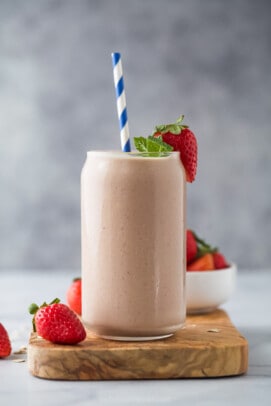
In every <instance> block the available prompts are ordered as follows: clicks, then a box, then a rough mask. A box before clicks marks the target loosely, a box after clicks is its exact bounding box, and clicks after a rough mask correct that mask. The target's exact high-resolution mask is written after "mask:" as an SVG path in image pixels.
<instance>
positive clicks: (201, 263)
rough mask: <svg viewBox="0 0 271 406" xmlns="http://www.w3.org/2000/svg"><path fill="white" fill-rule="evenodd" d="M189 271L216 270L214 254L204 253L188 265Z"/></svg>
mask: <svg viewBox="0 0 271 406" xmlns="http://www.w3.org/2000/svg"><path fill="white" fill-rule="evenodd" d="M187 270H188V271H212V270H214V258H213V255H212V254H204V255H203V256H202V257H200V258H198V259H196V260H195V261H193V262H192V263H191V264H189V265H188V266H187Z"/></svg>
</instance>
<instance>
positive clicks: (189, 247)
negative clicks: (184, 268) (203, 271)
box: [186, 230, 197, 264]
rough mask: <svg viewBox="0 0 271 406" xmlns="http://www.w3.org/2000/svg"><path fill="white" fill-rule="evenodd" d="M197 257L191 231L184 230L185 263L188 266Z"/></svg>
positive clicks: (195, 243)
mask: <svg viewBox="0 0 271 406" xmlns="http://www.w3.org/2000/svg"><path fill="white" fill-rule="evenodd" d="M196 255H197V241H196V239H195V236H194V233H193V231H192V230H186V262H187V264H190V262H191V261H193V259H195V258H196Z"/></svg>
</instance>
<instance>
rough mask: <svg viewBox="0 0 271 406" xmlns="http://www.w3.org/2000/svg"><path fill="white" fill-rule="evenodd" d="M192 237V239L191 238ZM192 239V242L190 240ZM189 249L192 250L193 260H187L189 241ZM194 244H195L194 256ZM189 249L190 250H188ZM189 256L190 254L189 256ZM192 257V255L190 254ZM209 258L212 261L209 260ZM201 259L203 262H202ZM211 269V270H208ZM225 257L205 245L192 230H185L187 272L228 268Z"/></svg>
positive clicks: (214, 248)
mask: <svg viewBox="0 0 271 406" xmlns="http://www.w3.org/2000/svg"><path fill="white" fill-rule="evenodd" d="M191 235H192V237H191ZM192 238H193V239H194V241H193V240H192ZM190 240H191V241H192V242H190V244H191V247H192V248H193V250H194V251H193V255H194V258H193V259H192V260H189V258H190V256H188V254H189V245H188V244H189V241H190ZM194 244H196V254H194V252H195V247H194ZM190 249H191V248H190ZM207 254H208V256H207V257H206V255H207ZM189 255H190V254H189ZM191 256H192V254H191ZM210 256H211V257H212V259H210ZM202 259H203V260H202ZM210 267H211V268H210ZM228 267H229V264H228V263H227V261H226V259H225V257H224V256H223V255H222V254H221V252H219V250H218V248H217V247H212V246H211V245H210V244H208V243H206V242H205V241H204V240H203V239H202V238H199V236H198V235H197V234H196V233H195V232H194V231H192V230H187V270H188V271H203V270H213V269H222V268H228Z"/></svg>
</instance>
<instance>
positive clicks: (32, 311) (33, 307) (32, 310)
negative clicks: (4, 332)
mask: <svg viewBox="0 0 271 406" xmlns="http://www.w3.org/2000/svg"><path fill="white" fill-rule="evenodd" d="M59 302H60V299H58V298H55V299H54V300H52V301H51V302H50V303H49V305H52V304H54V303H59ZM49 305H48V303H46V302H43V303H42V305H40V306H38V305H37V304H36V303H31V305H30V306H29V307H28V311H29V313H30V314H33V318H32V326H33V331H34V333H35V332H36V331H37V330H36V324H35V314H36V313H37V311H38V310H39V309H40V308H41V307H46V306H49Z"/></svg>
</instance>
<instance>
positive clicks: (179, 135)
mask: <svg viewBox="0 0 271 406" xmlns="http://www.w3.org/2000/svg"><path fill="white" fill-rule="evenodd" d="M183 118H184V116H180V117H179V118H178V119H177V120H176V122H175V123H173V124H163V125H159V126H156V127H155V131H154V133H153V136H154V137H162V140H163V141H164V142H166V143H167V144H169V145H171V146H172V147H173V150H174V151H180V156H181V161H182V163H183V165H184V168H185V171H186V180H187V182H193V181H194V180H195V178H196V173H197V163H198V146H197V140H196V137H195V135H194V134H193V133H192V131H191V130H189V128H188V126H187V125H184V124H182V121H183Z"/></svg>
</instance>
